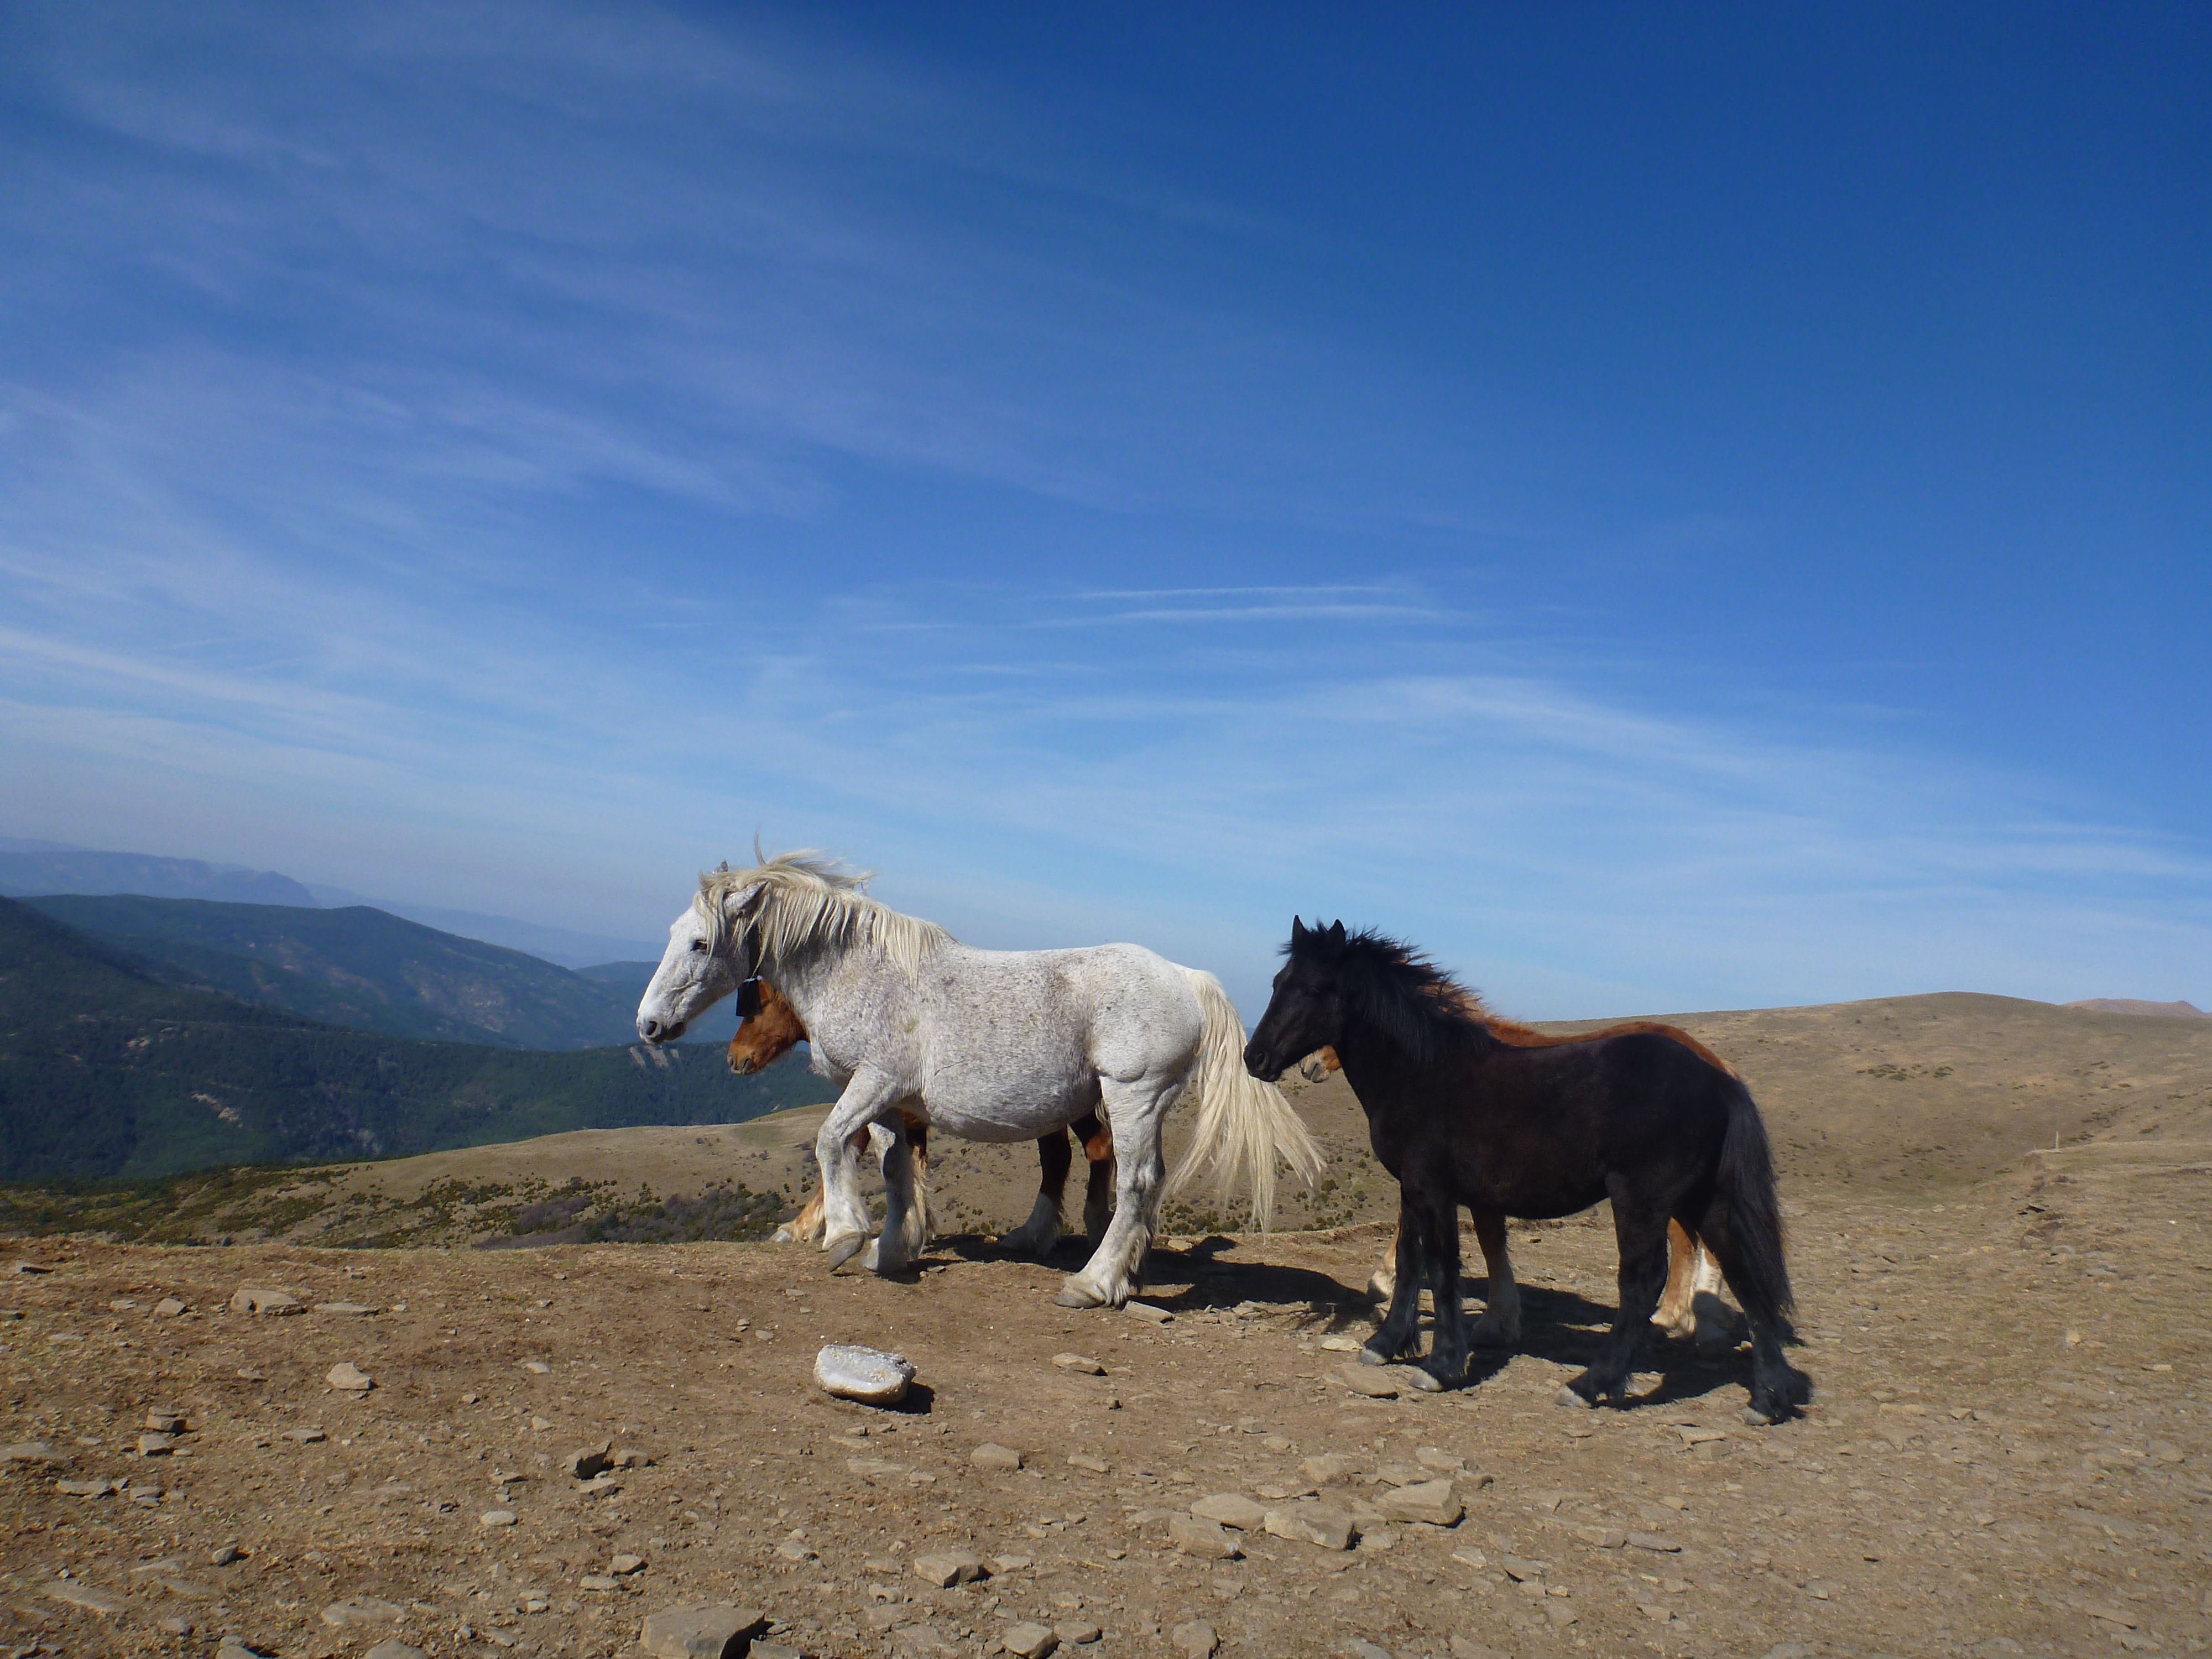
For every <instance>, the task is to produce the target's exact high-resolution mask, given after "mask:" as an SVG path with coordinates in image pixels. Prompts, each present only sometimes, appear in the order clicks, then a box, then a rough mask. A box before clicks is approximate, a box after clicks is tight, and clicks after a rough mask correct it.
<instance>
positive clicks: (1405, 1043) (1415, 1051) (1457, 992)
mask: <svg viewBox="0 0 2212 1659" xmlns="http://www.w3.org/2000/svg"><path fill="white" fill-rule="evenodd" d="M1306 939H1307V940H1309V941H1316V943H1312V944H1310V945H1305V946H1304V948H1306V949H1312V950H1314V951H1316V952H1319V953H1325V954H1327V955H1328V956H1332V957H1334V958H1335V962H1336V969H1337V982H1338V984H1339V986H1340V989H1341V993H1342V994H1343V997H1344V1000H1345V1005H1346V1009H1347V1011H1348V1012H1351V1013H1352V1015H1353V1016H1354V1017H1355V1018H1357V1019H1358V1021H1359V1022H1360V1023H1361V1024H1364V1025H1366V1026H1368V1027H1369V1028H1370V1029H1371V1030H1373V1031H1374V1032H1375V1033H1376V1035H1377V1036H1380V1037H1382V1038H1383V1039H1384V1040H1385V1041H1387V1042H1390V1043H1391V1044H1393V1045H1394V1046H1395V1047H1396V1048H1399V1049H1400V1050H1401V1051H1402V1052H1403V1053H1404V1054H1405V1055H1406V1056H1407V1059H1409V1060H1413V1062H1414V1063H1415V1064H1417V1065H1422V1066H1426V1065H1428V1064H1430V1063H1431V1062H1432V1061H1434V1060H1436V1058H1437V1056H1438V1055H1439V1054H1442V1053H1444V1052H1446V1051H1447V1050H1449V1049H1450V1048H1454V1047H1455V1046H1459V1045H1462V1044H1465V1043H1467V1042H1470V1041H1474V1042H1483V1041H1491V1040H1494V1039H1495V1033H1494V1031H1493V1030H1492V1026H1493V1025H1494V1024H1496V1023H1497V1022H1496V1020H1495V1018H1494V1017H1493V1016H1492V1014H1491V1012H1490V1011H1489V1010H1488V1009H1487V1008H1486V1007H1484V1006H1483V1004H1482V999H1481V997H1480V996H1479V995H1478V994H1476V993H1474V991H1472V990H1470V989H1469V988H1468V987H1466V986H1464V985H1462V984H1461V983H1460V982H1459V981H1457V980H1455V979H1454V978H1453V977H1452V976H1451V975H1449V973H1447V972H1445V971H1444V970H1443V969H1441V968H1439V967H1437V964H1436V963H1434V962H1432V961H1431V960H1430V959H1429V957H1427V956H1426V955H1425V954H1424V953H1423V952H1421V951H1418V950H1416V949H1414V948H1413V946H1412V945H1407V944H1406V943H1405V942H1404V941H1403V940H1401V939H1392V938H1391V937H1389V935H1388V934H1387V933H1377V932H1376V931H1375V930H1374V929H1372V928H1362V929H1361V930H1360V931H1359V932H1358V933H1348V934H1346V936H1345V939H1344V942H1343V943H1342V944H1341V945H1335V944H1334V942H1333V941H1330V940H1329V939H1328V935H1327V934H1326V933H1310V934H1308V935H1307V936H1306ZM1292 954H1293V955H1297V954H1303V951H1302V949H1301V948H1300V947H1299V946H1295V945H1294V946H1293V947H1292Z"/></svg>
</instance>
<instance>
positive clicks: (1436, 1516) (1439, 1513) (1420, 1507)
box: [1376, 1480, 1467, 1527]
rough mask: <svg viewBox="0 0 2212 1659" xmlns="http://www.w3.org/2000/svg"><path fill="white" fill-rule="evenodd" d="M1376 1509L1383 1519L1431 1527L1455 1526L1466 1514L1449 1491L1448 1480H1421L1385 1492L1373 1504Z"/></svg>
mask: <svg viewBox="0 0 2212 1659" xmlns="http://www.w3.org/2000/svg"><path fill="white" fill-rule="evenodd" d="M1376 1508H1377V1509H1379V1510H1382V1511H1383V1516H1384V1517H1385V1518H1386V1519H1389V1520H1392V1521H1419V1522H1422V1523H1423V1524H1425V1525H1427V1526H1431V1527H1455V1526H1457V1525H1458V1524H1459V1518H1460V1516H1462V1515H1465V1514H1466V1513H1467V1505H1466V1504H1462V1503H1461V1502H1460V1500H1459V1494H1458V1493H1457V1492H1454V1491H1453V1490H1452V1483H1451V1482H1450V1481H1449V1480H1423V1481H1419V1482H1417V1483H1415V1484H1413V1485H1412V1486H1400V1487H1398V1488H1397V1489H1396V1490H1395V1492H1384V1493H1383V1496H1382V1497H1381V1498H1379V1499H1378V1500H1377V1501H1376Z"/></svg>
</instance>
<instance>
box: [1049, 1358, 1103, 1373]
mask: <svg viewBox="0 0 2212 1659" xmlns="http://www.w3.org/2000/svg"><path fill="white" fill-rule="evenodd" d="M1052 1363H1053V1364H1055V1365H1057V1366H1059V1367H1060V1370H1064V1371H1073V1372H1074V1373H1075V1374H1076V1375H1077V1376H1105V1375H1106V1368H1105V1367H1104V1366H1103V1365H1102V1364H1099V1363H1098V1362H1097V1360H1095V1359H1093V1358H1091V1356H1090V1355H1089V1354H1087V1353H1056V1354H1054V1355H1053V1357H1052Z"/></svg>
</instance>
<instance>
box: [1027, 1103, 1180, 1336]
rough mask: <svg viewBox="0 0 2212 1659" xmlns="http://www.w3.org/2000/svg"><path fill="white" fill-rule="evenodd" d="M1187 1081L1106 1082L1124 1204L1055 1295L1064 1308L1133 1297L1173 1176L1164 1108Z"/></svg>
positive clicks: (1116, 1303) (1110, 1303)
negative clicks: (1163, 1130) (1163, 1134)
mask: <svg viewBox="0 0 2212 1659" xmlns="http://www.w3.org/2000/svg"><path fill="white" fill-rule="evenodd" d="M1181 1085H1182V1079H1174V1080H1173V1081H1171V1082H1163V1081H1160V1080H1158V1079H1143V1080H1141V1081H1138V1082H1133V1083H1118V1082H1115V1081H1112V1080H1110V1079H1109V1080H1108V1081H1106V1082H1105V1083H1104V1084H1103V1085H1102V1087H1101V1092H1102V1093H1103V1096H1104V1101H1105V1109H1106V1113H1107V1117H1108V1121H1109V1122H1110V1123H1111V1124H1112V1125H1113V1128H1114V1157H1115V1164H1116V1165H1117V1168H1116V1170H1115V1175H1116V1177H1117V1180H1118V1183H1119V1186H1120V1194H1119V1196H1120V1202H1119V1203H1118V1204H1117V1205H1116V1206H1115V1210H1114V1218H1113V1220H1112V1221H1110V1222H1109V1223H1108V1224H1107V1226H1106V1236H1105V1237H1103V1238H1102V1239H1100V1240H1099V1241H1098V1248H1097V1249H1096V1250H1093V1251H1092V1252H1091V1260H1090V1261H1088V1262H1087V1263H1085V1266H1084V1268H1083V1271H1082V1272H1081V1273H1075V1274H1073V1275H1071V1276H1070V1277H1069V1279H1067V1281H1066V1284H1064V1285H1061V1286H1060V1294H1059V1295H1058V1296H1057V1297H1054V1300H1055V1301H1056V1302H1058V1303H1059V1304H1060V1306H1062V1307H1063V1308H1096V1307H1102V1306H1103V1307H1112V1308H1118V1307H1120V1306H1121V1304H1123V1303H1125V1302H1127V1300H1128V1299H1129V1288H1130V1286H1131V1285H1132V1284H1133V1282H1134V1281H1135V1279H1136V1278H1137V1275H1138V1274H1139V1272H1140V1271H1141V1270H1142V1269H1143V1267H1144V1265H1145V1252H1146V1250H1148V1249H1151V1248H1152V1233H1153V1231H1154V1230H1155V1229H1156V1228H1157V1227H1158V1224H1159V1209H1160V1194H1161V1192H1162V1190H1163V1188H1164V1185H1165V1183H1166V1180H1167V1165H1166V1164H1165V1162H1164V1160H1163V1159H1162V1158H1161V1157H1160V1108H1161V1105H1162V1103H1163V1102H1164V1101H1166V1100H1168V1099H1170V1098H1172V1097H1174V1095H1175V1093H1176V1091H1177V1090H1178V1089H1179V1088H1180V1087H1181Z"/></svg>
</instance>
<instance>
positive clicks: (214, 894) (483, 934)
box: [0, 836, 660, 968]
mask: <svg viewBox="0 0 2212 1659" xmlns="http://www.w3.org/2000/svg"><path fill="white" fill-rule="evenodd" d="M53 893H88V894H114V893H137V894H141V895H143V896H146V897H149V898H181V899H210V900H216V901H222V902H229V903H234V904H285V905H294V906H297V907H299V908H304V909H315V908H326V909H328V908H349V907H351V906H355V905H362V904H366V905H371V906H374V908H377V909H380V910H384V911H386V912H388V913H389V914H391V915H396V916H404V917H405V918H407V919H408V920H409V921H419V922H421V923H422V924H423V925H424V926H425V927H435V928H439V929H441V930H442V931H444V932H446V933H458V934H459V935H461V936H462V937H464V938H466V939H482V940H483V941H484V942H485V943H486V944H489V945H504V946H506V947H507V949H508V950H510V951H528V952H529V953H530V954H531V955H532V956H534V957H544V959H545V960H546V961H548V962H551V963H558V964H559V965H560V966H562V967H563V968H583V967H587V966H589V965H591V964H592V963H602V962H612V961H615V960H617V959H622V960H629V959H632V958H635V957H648V956H649V957H653V958H654V959H655V960H658V959H659V954H660V947H659V945H658V944H656V943H655V942H653V940H651V939H617V938H614V937H611V936H608V935H603V934H598V933H578V932H576V931H575V930H574V929H573V928H567V927H549V926H547V925H546V924H544V923H543V922H535V921H522V920H520V918H517V917H514V916H495V915H484V914H483V913H482V912H480V911H475V910H453V909H446V908H441V907H439V906H436V905H424V904H408V903H404V902H398V901H394V900H389V899H377V898H368V897H364V896H362V895H361V894H359V893H355V892H350V891H349V890H346V889H344V888H343V887H323V886H317V885H314V884H311V883H306V882H298V881H295V880H293V879H292V878H291V877H289V876H283V875H278V874H276V872H273V871H268V870H250V869H247V868H246V866H243V865H238V864H206V863H203V862H202V861H201V860H198V859H172V858H157V857H155V856H154V855H153V854H146V853H103V852H94V851H93V850H92V849H90V848H82V847H70V846H67V845H64V843H62V842H51V841H26V840H23V839H21V838H20V837H16V836H0V894H5V895H8V896H11V897H15V898H31V897H37V896H44V895H46V894H53Z"/></svg>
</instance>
